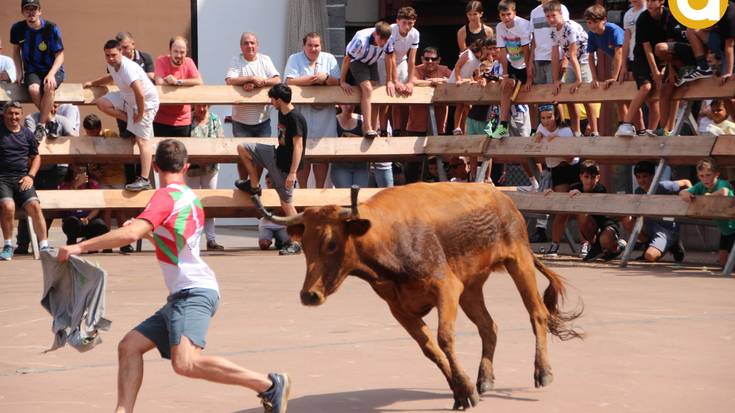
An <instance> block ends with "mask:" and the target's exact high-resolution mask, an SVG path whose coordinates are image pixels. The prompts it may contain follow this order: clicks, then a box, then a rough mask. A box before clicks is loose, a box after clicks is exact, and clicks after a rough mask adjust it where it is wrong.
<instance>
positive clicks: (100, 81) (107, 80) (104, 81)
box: [84, 74, 112, 88]
mask: <svg viewBox="0 0 735 413" xmlns="http://www.w3.org/2000/svg"><path fill="white" fill-rule="evenodd" d="M111 83H112V76H111V75H109V74H107V75H104V76H102V77H100V78H97V79H95V80H92V81H90V82H84V87H85V88H89V87H93V86H104V85H109V84H111Z"/></svg>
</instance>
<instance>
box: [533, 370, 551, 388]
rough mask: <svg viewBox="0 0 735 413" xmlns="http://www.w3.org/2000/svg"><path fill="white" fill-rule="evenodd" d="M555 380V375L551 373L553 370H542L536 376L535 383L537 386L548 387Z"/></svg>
mask: <svg viewBox="0 0 735 413" xmlns="http://www.w3.org/2000/svg"><path fill="white" fill-rule="evenodd" d="M552 381H554V375H553V374H551V372H550V371H549V372H540V373H539V374H537V375H536V377H534V384H535V385H536V388H539V387H546V386H548V385H549V384H551V382H552Z"/></svg>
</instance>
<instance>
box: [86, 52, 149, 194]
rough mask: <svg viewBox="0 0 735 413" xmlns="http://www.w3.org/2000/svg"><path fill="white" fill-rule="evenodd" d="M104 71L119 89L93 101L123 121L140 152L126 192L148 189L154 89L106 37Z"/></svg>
mask: <svg viewBox="0 0 735 413" xmlns="http://www.w3.org/2000/svg"><path fill="white" fill-rule="evenodd" d="M104 50H105V59H106V60H107V71H108V72H109V73H110V77H111V79H112V80H113V81H114V82H115V84H116V85H117V87H118V88H119V89H120V90H119V91H115V92H110V93H108V94H106V95H105V96H103V97H102V98H100V99H99V100H98V101H97V107H98V108H99V109H100V110H101V111H102V112H104V113H105V114H107V115H108V116H112V117H113V118H115V119H120V120H125V121H126V122H127V130H128V131H130V132H131V133H132V134H133V135H134V136H135V144H136V145H137V146H138V150H139V151H140V164H141V174H140V176H138V178H137V179H136V180H135V181H134V182H132V183H130V184H127V185H125V189H127V190H128V191H136V192H137V191H143V190H146V189H151V183H150V181H149V180H148V176H149V175H150V174H151V158H152V155H153V150H152V149H151V145H150V142H149V140H150V139H151V138H152V137H153V118H155V116H156V112H158V104H159V102H158V91H157V90H156V88H155V86H153V82H151V79H150V78H149V77H148V76H147V75H146V73H145V72H144V71H143V69H142V68H141V67H140V66H138V65H137V64H135V62H133V61H132V60H130V59H128V58H127V57H125V56H123V55H122V51H121V49H120V42H119V41H117V40H114V39H113V40H108V41H107V43H105V46H104ZM106 80H107V77H103V78H101V79H97V80H95V81H93V82H87V83H85V84H84V86H85V87H90V86H102V85H103V84H105V83H107V82H105V83H103V82H104V81H106Z"/></svg>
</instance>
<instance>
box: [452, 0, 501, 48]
mask: <svg viewBox="0 0 735 413" xmlns="http://www.w3.org/2000/svg"><path fill="white" fill-rule="evenodd" d="M484 13H485V8H484V7H483V6H482V2H481V1H474V0H473V1H470V2H468V3H467V7H465V15H466V16H467V24H465V25H464V26H462V27H460V28H459V30H457V46H459V52H460V53H462V52H464V51H465V50H467V47H469V45H471V44H472V43H474V42H475V40H477V39H482V40H484V39H489V38H491V37H493V29H492V27H490V26H488V25H486V24H485V23H484V22H483V21H482V15H483V14H484Z"/></svg>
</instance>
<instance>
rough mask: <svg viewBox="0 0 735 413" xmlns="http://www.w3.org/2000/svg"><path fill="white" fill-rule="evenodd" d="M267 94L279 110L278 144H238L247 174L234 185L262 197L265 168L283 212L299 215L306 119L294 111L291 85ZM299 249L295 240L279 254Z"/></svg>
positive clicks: (294, 252) (277, 88)
mask: <svg viewBox="0 0 735 413" xmlns="http://www.w3.org/2000/svg"><path fill="white" fill-rule="evenodd" d="M268 97H270V98H271V104H272V105H273V107H275V108H276V109H277V110H278V147H275V146H273V145H265V144H261V143H257V144H253V143H249V144H243V145H239V146H238V147H237V153H238V155H239V156H240V160H241V161H242V163H243V165H244V166H245V169H246V174H243V176H241V179H239V180H238V181H237V182H235V186H236V187H237V188H238V189H240V190H241V191H244V192H247V193H249V194H251V195H257V196H259V195H260V194H261V188H260V185H259V184H258V181H260V173H261V170H262V169H267V170H268V174H269V175H270V177H271V179H272V181H273V187H274V188H275V189H276V191H277V192H278V197H279V198H280V200H281V207H282V208H283V211H284V212H285V214H286V215H287V216H288V215H296V208H294V206H293V203H292V197H293V188H294V184H295V183H296V171H298V170H301V169H302V168H303V164H304V147H305V146H306V139H307V135H308V130H307V125H306V120H305V119H304V116H303V115H301V114H300V113H298V112H296V111H295V110H294V105H293V104H292V103H291V88H290V87H288V86H286V85H284V84H278V85H276V86H273V87H272V88H271V89H270V90H269V91H268ZM248 177H249V179H248ZM300 251H301V247H300V246H299V244H298V243H296V242H294V243H292V244H290V245H289V246H288V247H286V248H284V249H283V250H281V251H280V253H281V255H288V254H298V253H299V252H300Z"/></svg>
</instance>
